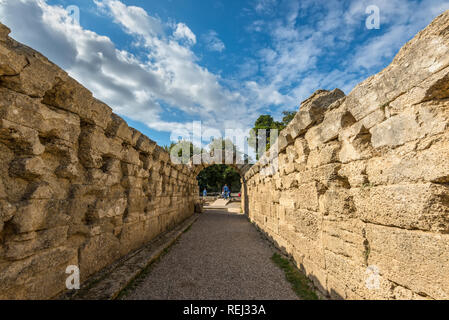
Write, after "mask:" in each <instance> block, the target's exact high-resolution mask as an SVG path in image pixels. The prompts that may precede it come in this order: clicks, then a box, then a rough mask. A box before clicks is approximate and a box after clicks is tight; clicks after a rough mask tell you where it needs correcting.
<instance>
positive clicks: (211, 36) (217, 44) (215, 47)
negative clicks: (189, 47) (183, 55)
mask: <svg viewBox="0 0 449 320" xmlns="http://www.w3.org/2000/svg"><path fill="white" fill-rule="evenodd" d="M203 40H204V43H205V44H206V47H207V49H209V50H210V51H217V52H222V51H223V50H224V49H225V48H226V47H225V44H224V43H223V41H221V40H220V38H218V33H217V32H215V31H214V30H210V31H209V32H208V33H206V34H205V35H204V36H203Z"/></svg>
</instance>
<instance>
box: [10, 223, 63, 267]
mask: <svg viewBox="0 0 449 320" xmlns="http://www.w3.org/2000/svg"><path fill="white" fill-rule="evenodd" d="M68 229H69V227H68V226H62V227H57V228H54V229H48V230H44V231H40V232H37V233H36V235H35V238H33V239H30V240H25V241H23V240H22V241H9V242H7V243H6V247H5V258H6V259H8V260H21V259H24V258H27V257H29V256H32V255H34V254H35V252H37V251H40V250H44V249H48V248H54V247H58V246H60V245H62V244H64V243H65V241H66V239H67V231H68Z"/></svg>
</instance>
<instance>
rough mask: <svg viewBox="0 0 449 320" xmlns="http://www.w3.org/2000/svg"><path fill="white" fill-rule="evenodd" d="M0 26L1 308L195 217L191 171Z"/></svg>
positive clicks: (47, 291)
mask: <svg viewBox="0 0 449 320" xmlns="http://www.w3.org/2000/svg"><path fill="white" fill-rule="evenodd" d="M8 34H9V29H8V28H6V27H5V26H3V25H1V24H0V299H24V298H25V299H35V298H51V297H54V296H55V295H57V294H59V293H61V292H62V291H63V290H64V289H65V281H66V277H68V275H67V274H65V271H66V268H67V266H68V265H78V266H79V267H80V274H81V279H82V280H85V279H86V278H87V277H89V276H90V275H92V274H93V273H95V272H96V271H98V270H100V269H102V268H103V267H105V266H106V265H108V264H110V263H111V262H113V261H114V260H116V259H117V258H119V257H121V256H123V255H125V254H126V253H128V252H130V251H132V250H133V249H136V248H138V247H140V246H141V245H142V244H144V243H145V242H147V241H149V240H150V239H152V238H154V237H155V236H156V235H158V234H160V233H161V232H163V231H165V230H167V229H168V228H171V227H172V226H174V225H175V224H177V223H179V222H181V221H182V220H183V219H185V218H187V217H188V216H190V215H192V214H193V212H194V204H195V201H196V200H195V199H196V197H197V196H198V186H197V181H196V179H195V175H194V174H193V173H192V170H191V169H189V168H188V167H187V166H183V165H172V164H171V163H170V160H169V154H168V153H166V152H165V151H164V150H163V149H162V148H160V147H159V146H157V145H156V143H155V142H153V141H151V140H150V139H148V138H147V137H146V136H144V135H142V134H141V133H140V132H138V131H136V130H134V129H132V128H129V127H128V126H127V124H126V123H125V121H124V120H122V119H121V118H120V117H118V116H117V115H115V114H114V113H112V111H111V109H110V108H109V107H108V106H107V105H105V104H104V103H102V102H100V101H98V100H96V99H95V98H93V97H92V94H91V92H89V91H88V90H87V89H85V88H84V87H82V86H81V85H80V84H78V83H77V82H76V81H75V80H73V79H72V78H70V77H69V76H68V75H67V74H66V73H65V72H64V71H62V70H61V69H60V68H58V67H57V66H56V65H54V64H53V63H51V62H49V61H48V60H47V59H46V58H45V57H43V56H42V55H41V54H39V53H37V52H35V51H34V50H32V49H30V48H28V47H26V46H23V45H21V44H19V43H17V42H16V41H14V40H13V39H11V38H9V37H8Z"/></svg>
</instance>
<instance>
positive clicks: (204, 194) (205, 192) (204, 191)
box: [203, 188, 207, 197]
mask: <svg viewBox="0 0 449 320" xmlns="http://www.w3.org/2000/svg"><path fill="white" fill-rule="evenodd" d="M206 196H207V190H206V188H204V190H203V197H206Z"/></svg>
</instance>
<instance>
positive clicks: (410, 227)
mask: <svg viewBox="0 0 449 320" xmlns="http://www.w3.org/2000/svg"><path fill="white" fill-rule="evenodd" d="M448 119H449V11H447V12H445V13H444V14H442V15H441V16H439V17H438V18H437V19H436V20H435V21H434V22H432V24H431V25H429V26H428V27H427V28H426V29H425V30H423V31H422V32H420V33H419V34H418V35H417V36H416V37H415V38H414V39H413V40H411V41H410V42H409V43H407V44H406V45H405V46H404V48H402V49H401V50H400V52H399V53H398V54H397V56H396V57H395V59H394V60H393V62H392V63H391V65H390V66H388V67H387V68H386V69H384V70H383V71H382V72H380V73H379V74H377V75H375V76H372V77H370V78H369V79H367V80H366V81H364V82H362V83H361V84H359V85H358V86H357V87H356V88H355V89H354V90H353V91H352V92H351V93H350V94H349V95H348V96H344V94H343V93H342V92H341V91H340V90H338V89H336V90H334V91H331V92H329V91H323V90H321V91H317V92H316V93H315V94H314V95H312V96H311V97H310V98H309V99H308V100H306V101H304V102H303V103H302V105H301V107H300V110H299V112H298V113H297V115H296V117H295V119H294V120H293V121H292V123H291V124H290V125H289V126H288V127H287V128H286V129H285V130H284V131H283V132H282V133H281V135H280V138H279V139H278V145H277V146H274V147H273V148H276V147H279V151H280V155H279V159H278V164H279V170H278V171H276V172H275V173H274V174H273V173H267V172H268V171H269V170H268V171H267V170H266V169H267V168H269V164H267V163H269V161H268V160H269V159H270V152H268V153H267V154H266V155H265V156H264V157H263V158H262V159H261V160H260V161H259V162H258V163H257V164H256V165H255V166H253V168H251V169H250V170H249V171H248V172H247V174H246V175H245V178H246V180H247V184H248V185H247V192H246V193H247V197H246V198H247V199H248V204H246V206H247V207H248V210H249V215H250V219H251V220H252V221H253V222H254V223H255V224H256V225H257V226H258V227H260V228H261V229H262V230H263V231H265V232H266V233H267V234H268V235H269V236H270V237H272V238H273V240H274V241H275V242H277V244H278V245H279V246H281V247H283V248H285V250H286V251H287V252H288V253H289V254H291V256H292V257H293V258H294V260H295V261H296V263H297V264H298V266H300V267H301V268H303V270H305V272H306V273H307V275H308V276H309V277H310V278H311V279H312V280H313V282H314V283H315V285H316V286H317V288H319V289H320V290H321V291H322V292H323V293H324V294H327V295H329V296H330V297H332V298H344V299H371V298H374V299H378V298H382V299H401V298H407V299H423V298H424V299H426V298H435V299H448V298H449V120H448ZM273 154H274V153H272V154H271V156H272V157H273ZM368 267H369V269H368ZM377 272H378V273H379V277H378V279H379V282H378V283H376V280H375V279H376V278H375V277H376V273H377ZM377 284H378V286H377ZM369 288H371V289H369Z"/></svg>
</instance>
